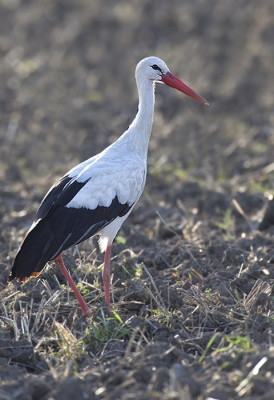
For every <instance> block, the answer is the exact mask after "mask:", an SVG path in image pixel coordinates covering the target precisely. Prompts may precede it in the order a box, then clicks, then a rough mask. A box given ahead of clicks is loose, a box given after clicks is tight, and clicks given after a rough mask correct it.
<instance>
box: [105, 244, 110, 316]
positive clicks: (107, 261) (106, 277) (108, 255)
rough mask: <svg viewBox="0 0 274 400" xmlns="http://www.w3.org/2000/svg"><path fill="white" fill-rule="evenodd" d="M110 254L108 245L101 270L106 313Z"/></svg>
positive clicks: (108, 297)
mask: <svg viewBox="0 0 274 400" xmlns="http://www.w3.org/2000/svg"><path fill="white" fill-rule="evenodd" d="M110 253H111V245H108V246H107V248H106V252H105V259H104V270H103V282H104V289H105V299H106V303H107V307H108V311H110Z"/></svg>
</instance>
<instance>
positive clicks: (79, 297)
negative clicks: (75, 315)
mask: <svg viewBox="0 0 274 400" xmlns="http://www.w3.org/2000/svg"><path fill="white" fill-rule="evenodd" d="M54 261H55V262H56V264H57V265H58V267H59V269H60V271H61V272H62V274H63V275H64V277H65V278H66V280H67V281H68V283H69V286H70V287H71V289H72V290H73V293H74V294H75V296H76V298H77V300H78V302H79V304H80V306H81V309H82V311H83V313H84V314H85V315H86V316H87V317H88V316H89V308H88V305H87V304H86V302H85V300H84V299H83V296H82V295H81V293H80V292H79V290H78V289H77V287H76V285H75V283H74V282H73V279H72V277H71V275H70V273H69V271H68V270H67V268H66V266H65V264H64V261H63V257H62V253H60V254H59V256H57V257H56V258H55V259H54Z"/></svg>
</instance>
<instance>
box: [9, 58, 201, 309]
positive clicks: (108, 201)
mask: <svg viewBox="0 0 274 400" xmlns="http://www.w3.org/2000/svg"><path fill="white" fill-rule="evenodd" d="M135 77H136V82H137V88H138V92H139V107H138V112H137V115H136V117H135V119H134V121H133V122H132V124H131V125H130V127H129V128H128V130H127V131H126V132H125V133H124V134H123V135H122V136H121V137H120V138H119V139H118V140H116V142H114V143H113V144H112V145H110V146H108V147H107V148H106V149H105V150H103V151H102V152H101V153H99V154H97V155H96V156H93V157H91V158H89V159H88V160H86V161H84V162H82V163H80V164H79V165H77V166H76V167H74V168H73V169H71V170H70V171H69V172H68V173H67V174H65V175H64V176H63V177H62V178H61V179H60V180H59V181H58V182H57V183H56V185H54V186H53V187H52V188H51V189H50V190H49V191H48V193H47V194H46V196H45V197H44V199H43V201H42V203H41V205H40V207H39V209H38V211H37V214H36V217H35V220H34V222H33V224H32V226H31V228H30V229H29V231H28V233H27V235H26V237H25V239H24V240H23V242H22V244H21V246H20V248H19V250H18V252H17V254H16V257H15V259H14V262H13V265H12V270H11V273H10V275H9V278H8V281H11V280H13V279H14V278H17V281H19V282H22V281H23V282H25V281H26V280H27V279H28V278H29V277H30V276H38V275H39V274H40V273H41V271H42V269H43V268H44V266H45V264H46V263H47V261H50V260H54V261H55V263H56V264H57V265H58V267H59V268H60V270H61V272H62V273H63V275H64V276H65V278H66V279H67V281H68V283H69V285H70V287H71V289H72V290H73V292H74V294H75V296H76V297H77V299H78V302H79V304H80V306H81V309H82V311H83V313H84V314H85V315H86V316H88V315H89V308H88V306H87V304H86V303H85V301H84V299H83V297H82V295H81V294H80V292H79V290H78V289H77V287H76V285H75V283H74V282H73V280H72V278H71V275H70V273H69V272H68V270H67V268H66V267H65V265H64V262H63V258H62V252H63V251H64V250H66V249H68V248H69V247H71V246H73V245H75V244H78V243H81V242H82V241H84V240H86V239H88V238H90V237H92V236H93V235H95V234H97V233H98V232H101V238H100V248H101V251H102V252H105V257H104V270H103V282H104V290H105V301H106V304H107V307H108V310H110V255H111V245H112V242H113V240H114V238H115V236H116V234H117V232H118V230H119V229H120V227H121V225H122V223H123V222H124V221H125V219H126V218H127V217H128V216H129V214H130V213H131V211H132V209H133V207H134V205H135V204H136V203H137V201H138V200H139V198H140V196H141V194H142V192H143V189H144V186H145V180H146V173H147V152H148V143H149V138H150V133H151V128H152V122H153V114H154V98H155V96H154V89H155V82H156V83H157V82H160V83H165V84H166V85H168V86H171V87H173V88H175V89H177V90H179V91H180V92H183V93H185V94H187V95H188V96H190V97H192V98H193V99H195V100H198V101H200V102H202V103H205V104H208V103H207V101H206V100H205V99H204V98H203V97H201V96H199V95H198V94H197V93H195V92H194V91H193V90H192V89H190V88H189V87H188V86H186V85H185V84H184V83H183V82H181V81H180V80H179V79H178V78H176V77H175V76H174V75H173V74H172V73H171V72H170V71H169V69H168V67H167V66H166V64H165V63H164V61H162V60H160V59H159V58H156V57H148V58H145V59H143V60H142V61H140V62H139V64H138V65H137V67H136V72H135Z"/></svg>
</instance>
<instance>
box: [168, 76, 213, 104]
mask: <svg viewBox="0 0 274 400" xmlns="http://www.w3.org/2000/svg"><path fill="white" fill-rule="evenodd" d="M162 82H164V83H165V84H166V85H168V86H171V87H173V88H174V89H177V90H179V92H183V93H184V94H186V95H188V96H190V97H192V98H193V99H195V100H197V101H200V102H201V103H204V104H207V105H208V104H209V103H208V102H207V101H206V100H205V99H204V98H203V97H202V96H200V95H199V94H198V93H196V92H194V90H192V89H190V88H189V87H188V86H187V85H185V84H184V83H183V82H182V81H180V79H178V78H177V77H176V76H175V75H173V74H172V73H171V72H167V73H166V74H163V75H162Z"/></svg>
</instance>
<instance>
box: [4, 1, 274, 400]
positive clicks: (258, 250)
mask: <svg viewBox="0 0 274 400" xmlns="http://www.w3.org/2000/svg"><path fill="white" fill-rule="evenodd" d="M273 43H274V3H273V0H261V1H256V0H249V1H245V0H231V1H225V0H208V1H202V0H197V1H191V0H189V1H181V0H172V1H140V0H132V1H126V0H124V1H122V0H116V1H110V0H105V1H100V0H90V1H87V0H78V1H77V0H57V1H56V0H44V1H38V0H24V1H23V0H21V1H20V0H2V1H1V2H0V55H1V59H0V134H1V148H0V194H1V203H0V215H1V219H0V228H1V229H0V257H1V260H0V262H1V264H0V266H1V276H0V283H1V290H2V292H1V303H0V304H1V326H0V338H1V339H0V399H1V400H2V399H3V400H10V399H16V400H17V399H18V400H38V399H39V400H45V399H51V400H52V399H56V400H57V399H58V400H69V399H73V400H78V399H84V400H87V399H105V400H107V399H109V400H114V399H160V398H161V399H184V400H190V399H199V400H201V399H209V398H214V399H219V400H226V399H236V398H239V399H264V400H267V399H269V400H270V399H273V393H274V378H273V377H274V349H273V344H272V342H273V327H274V302H273V291H272V287H273V282H274V271H273V263H274V247H273V243H274V227H273V226H272V225H271V226H270V227H268V229H267V230H265V231H262V232H259V231H258V229H257V228H258V224H259V223H260V221H261V219H262V217H263V213H264V208H265V206H266V203H267V197H268V196H269V195H270V194H271V193H273V181H274V174H273V171H274V167H273V164H272V163H273V148H274V112H273V108H274V88H273V85H274V72H273V71H274V67H273V65H274V47H273ZM148 55H156V56H159V57H161V58H163V59H164V60H165V61H166V62H167V64H168V65H169V67H170V69H171V70H172V71H173V72H174V73H175V74H176V75H178V76H179V77H180V78H181V79H183V80H184V81H185V82H186V83H187V84H189V85H190V86H191V87H193V89H194V90H196V91H197V92H199V93H200V94H201V95H202V96H204V97H205V98H206V99H207V100H208V101H209V102H210V106H209V107H205V106H203V105H202V104H199V103H197V102H195V101H193V100H192V99H190V98H187V97H185V96H183V95H182V94H180V93H178V92H175V91H173V90H171V89H170V88H167V87H164V86H163V85H158V87H157V93H156V111H155V122H154V128H153V134H152V139H151V143H150V154H149V160H148V162H149V174H148V180H147V186H146V189H145V193H144V195H143V196H142V198H141V200H140V202H139V203H138V205H137V206H136V209H135V211H134V212H133V213H132V215H131V217H130V218H129V219H128V220H127V221H126V223H125V224H124V226H123V228H122V230H121V231H120V234H119V235H120V238H119V240H118V241H117V242H116V244H115V245H114V248H113V261H112V265H113V274H114V275H113V300H114V301H115V305H114V306H113V313H111V314H108V313H107V312H106V311H105V308H103V307H102V306H103V305H104V303H103V292H102V281H101V269H102V255H101V254H99V252H98V249H97V245H96V241H95V240H90V241H87V242H85V243H83V244H82V245H81V246H79V247H78V248H77V249H75V248H72V249H71V250H70V251H68V252H66V261H67V264H68V265H69V266H70V267H71V268H72V270H73V271H74V272H73V276H74V278H75V280H77V279H78V280H79V281H81V282H82V289H83V293H84V294H85V298H86V301H87V302H88V304H89V306H90V308H91V311H92V315H93V317H92V318H88V319H86V318H85V317H83V316H81V314H80V312H79V307H78V304H77V302H76V300H75V298H74V296H73V294H72V293H70V292H69V291H68V289H67V287H66V285H65V282H64V279H63V277H62V276H61V275H60V273H59V272H58V271H57V270H56V268H55V267H54V265H52V264H50V265H48V266H47V267H46V268H45V270H44V272H43V274H42V275H41V277H40V279H32V280H30V281H29V282H27V283H25V284H18V283H12V284H10V285H9V286H7V283H6V280H7V275H8V273H9V270H10V266H11V262H12V259H13V257H14V255H15V253H16V250H17V249H18V246H19V244H20V242H21V240H22V238H23V236H24V235H25V233H26V231H27V229H28V227H29V226H30V224H31V222H32V219H33V217H34V214H35V210H36V209H37V207H38V204H39V202H40V201H41V199H42V197H43V195H44V193H45V192H46V191H47V189H48V188H49V187H50V185H51V184H52V183H53V182H54V181H55V179H56V178H57V177H59V176H60V175H62V174H63V173H65V172H66V171H67V170H68V169H69V168H71V167H72V166H74V165H75V164H76V163H78V162H80V161H82V160H84V159H85V158H87V157H90V156H91V155H93V154H95V153H96V152H98V151H100V150H102V149H103V148H104V147H105V146H106V145H107V144H109V143H111V142H113V140H115V139H116V138H117V137H118V136H119V135H120V134H121V133H122V132H123V131H124V130H125V129H126V128H127V126H128V125H129V123H130V121H131V120H132V118H133V117H134V115H135V112H136V106H137V92H136V87H135V81H134V68H135V65H136V63H137V62H138V61H139V60H140V59H141V58H143V57H145V56H148ZM55 274H56V276H55ZM56 277H57V278H56ZM60 284H61V285H62V286H60ZM68 296H69V297H68Z"/></svg>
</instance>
